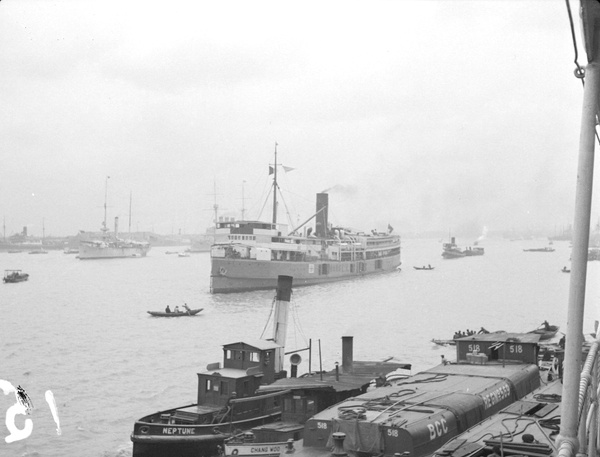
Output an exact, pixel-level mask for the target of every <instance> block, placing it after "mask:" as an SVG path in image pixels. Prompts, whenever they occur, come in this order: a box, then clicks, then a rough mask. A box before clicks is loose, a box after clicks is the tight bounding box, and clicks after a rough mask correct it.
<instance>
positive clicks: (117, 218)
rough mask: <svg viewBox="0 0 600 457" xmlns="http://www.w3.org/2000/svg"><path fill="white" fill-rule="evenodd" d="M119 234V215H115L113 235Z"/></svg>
mask: <svg viewBox="0 0 600 457" xmlns="http://www.w3.org/2000/svg"><path fill="white" fill-rule="evenodd" d="M118 234H119V216H117V217H115V236H117V235H118Z"/></svg>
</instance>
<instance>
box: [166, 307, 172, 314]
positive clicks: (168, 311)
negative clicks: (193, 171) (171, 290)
mask: <svg viewBox="0 0 600 457" xmlns="http://www.w3.org/2000/svg"><path fill="white" fill-rule="evenodd" d="M170 312H171V308H169V305H167V307H166V308H165V313H167V314H169V313H170Z"/></svg>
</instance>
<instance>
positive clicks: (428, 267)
mask: <svg viewBox="0 0 600 457" xmlns="http://www.w3.org/2000/svg"><path fill="white" fill-rule="evenodd" d="M413 268H414V269H415V270H433V269H434V268H435V267H432V266H431V265H428V266H426V267H413Z"/></svg>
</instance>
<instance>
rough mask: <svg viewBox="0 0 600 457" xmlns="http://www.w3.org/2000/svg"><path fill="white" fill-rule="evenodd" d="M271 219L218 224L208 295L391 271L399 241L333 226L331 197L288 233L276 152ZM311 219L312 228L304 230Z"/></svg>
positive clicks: (396, 263)
mask: <svg viewBox="0 0 600 457" xmlns="http://www.w3.org/2000/svg"><path fill="white" fill-rule="evenodd" d="M273 170H274V173H273V175H274V177H273V220H272V222H260V221H251V220H244V221H235V220H234V221H231V220H228V221H219V222H218V223H217V225H216V228H215V243H214V244H213V245H212V247H211V275H210V276H211V281H210V289H211V292H212V293H228V292H242V291H248V290H258V289H273V288H274V287H275V286H276V283H277V276H278V275H286V276H292V277H293V278H294V287H299V286H309V285H314V284H321V283H325V282H332V281H339V280H344V279H349V278H354V277H357V276H363V275H368V274H372V273H379V272H385V271H392V270H395V269H396V268H397V267H398V266H399V265H400V264H401V261H400V236H399V235H396V234H392V231H393V229H392V228H391V227H390V226H388V230H387V231H386V232H383V233H382V232H376V231H371V233H365V232H360V231H356V230H351V229H348V228H346V227H343V226H333V225H331V224H329V221H328V206H329V194H327V193H318V194H317V205H316V213H315V214H314V215H313V216H311V217H310V218H309V219H308V220H307V221H306V222H304V224H302V225H300V226H299V227H296V228H295V229H292V230H288V226H287V224H281V223H278V222H277V211H276V208H277V189H278V186H277V149H276V150H275V166H274V167H273ZM313 219H315V228H314V231H313V228H312V227H306V224H308V223H309V222H310V221H312V220H313Z"/></svg>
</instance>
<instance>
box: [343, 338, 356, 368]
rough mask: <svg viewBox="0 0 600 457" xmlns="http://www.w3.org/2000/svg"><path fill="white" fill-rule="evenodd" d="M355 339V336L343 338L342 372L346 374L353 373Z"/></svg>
mask: <svg viewBox="0 0 600 457" xmlns="http://www.w3.org/2000/svg"><path fill="white" fill-rule="evenodd" d="M353 338H354V337H353V336H342V371H343V372H344V373H351V372H352V365H353V362H354V354H353V350H354V349H353V344H352V340H353Z"/></svg>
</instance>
